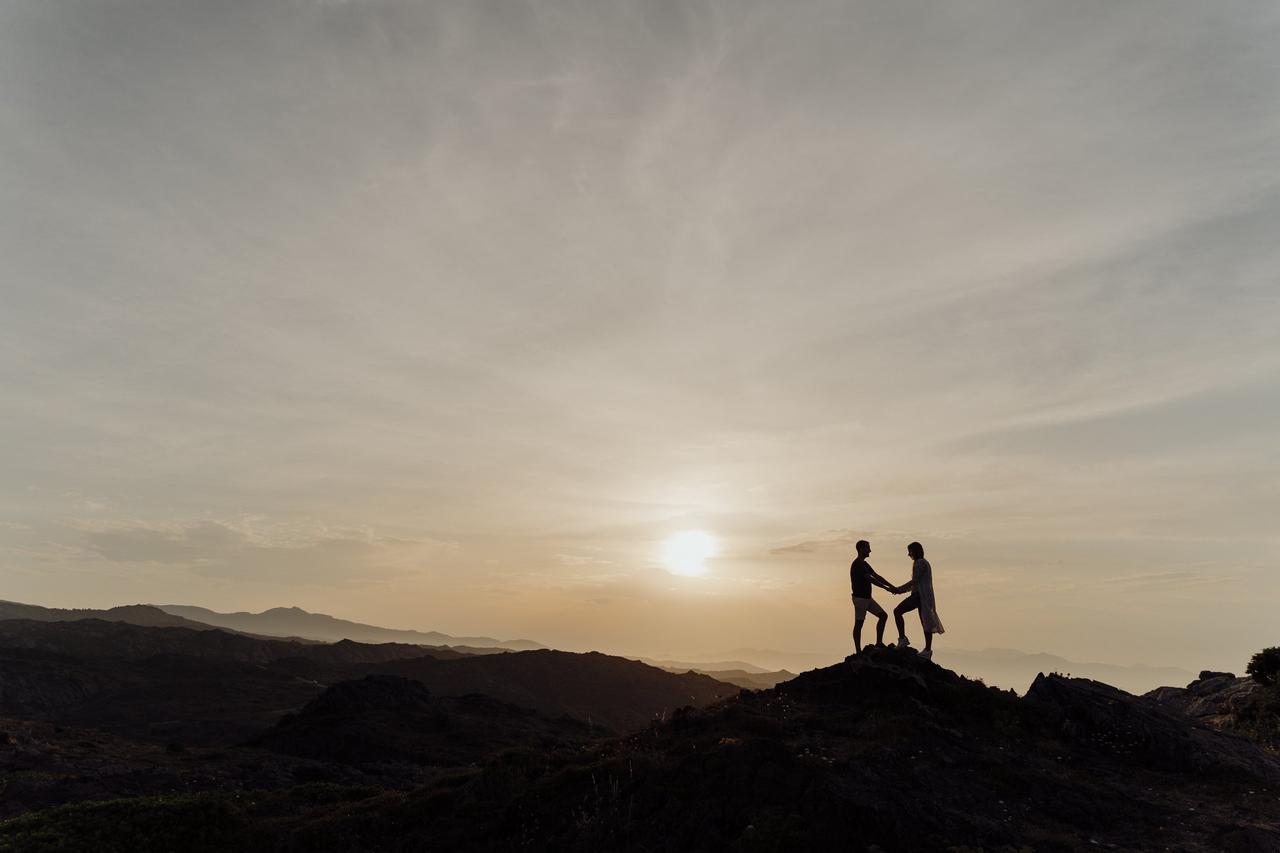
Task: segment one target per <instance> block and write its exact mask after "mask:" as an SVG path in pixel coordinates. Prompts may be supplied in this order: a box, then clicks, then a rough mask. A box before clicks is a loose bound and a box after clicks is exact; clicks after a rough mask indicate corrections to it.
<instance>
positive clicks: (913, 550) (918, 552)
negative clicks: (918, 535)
mask: <svg viewBox="0 0 1280 853" xmlns="http://www.w3.org/2000/svg"><path fill="white" fill-rule="evenodd" d="M907 556H909V557H910V558H911V559H913V560H919V559H922V558H923V557H924V546H923V545H921V544H920V543H919V542H912V543H911V544H910V545H908V546H907Z"/></svg>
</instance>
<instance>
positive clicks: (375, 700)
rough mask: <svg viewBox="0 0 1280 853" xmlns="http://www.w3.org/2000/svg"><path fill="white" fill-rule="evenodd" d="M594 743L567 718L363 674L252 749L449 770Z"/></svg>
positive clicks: (475, 695)
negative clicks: (511, 752) (521, 752)
mask: <svg viewBox="0 0 1280 853" xmlns="http://www.w3.org/2000/svg"><path fill="white" fill-rule="evenodd" d="M599 734H600V733H599V732H595V733H594V736H596V737H598V736H599ZM592 737H593V730H592V729H591V727H589V726H588V725H586V724H585V723H582V722H580V721H578V720H575V719H572V718H570V717H561V718H559V719H554V720H553V719H549V718H547V717H544V716H543V715H541V714H539V713H537V712H536V711H531V710H529V709H527V708H520V707H517V706H515V705H511V704H509V703H506V702H501V701H499V700H497V699H493V698H491V697H489V696H484V695H481V694H478V693H470V694H467V695H465V696H445V697H439V696H433V695H431V691H429V690H428V689H427V688H426V687H425V686H424V685H423V684H422V683H420V682H417V681H412V680H410V679H407V678H401V677H400V676H396V675H369V676H366V677H365V678H363V679H361V680H359V681H344V682H341V683H339V684H335V685H333V686H332V687H330V688H329V689H327V690H325V691H324V692H323V693H321V694H320V695H319V696H317V697H316V698H315V699H313V700H311V702H309V703H308V704H307V705H306V707H304V708H303V709H302V710H301V711H299V712H298V713H297V714H289V715H287V716H285V717H284V718H283V719H281V720H280V722H278V723H277V724H276V725H275V726H273V727H272V728H271V729H270V730H268V731H267V732H265V733H263V734H262V735H260V736H259V737H257V738H255V739H254V740H253V741H252V745H254V746H261V747H265V748H267V749H272V750H276V751H278V752H283V753H287V754H290V755H296V756H301V757H304V758H315V759H320V760H324V761H334V762H338V763H341V764H354V765H358V766H364V765H369V764H377V763H381V762H389V761H402V762H409V763H413V764H430V765H445V766H450V765H466V764H473V763H475V762H477V761H480V760H482V759H484V758H486V757H488V756H491V755H494V754H495V753H497V752H500V751H502V750H504V749H513V748H517V747H519V748H525V749H539V750H548V749H562V748H573V747H577V746H580V745H581V744H583V743H585V742H587V741H588V740H589V739H591V738H592Z"/></svg>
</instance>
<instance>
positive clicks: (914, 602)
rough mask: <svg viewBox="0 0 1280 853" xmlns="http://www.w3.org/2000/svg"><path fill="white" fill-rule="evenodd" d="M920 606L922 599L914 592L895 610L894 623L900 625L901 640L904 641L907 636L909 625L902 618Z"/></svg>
mask: <svg viewBox="0 0 1280 853" xmlns="http://www.w3.org/2000/svg"><path fill="white" fill-rule="evenodd" d="M919 606H920V597H919V596H917V595H916V594H915V593H914V592H913V593H911V594H910V595H908V596H907V597H906V598H904V599H903V600H902V601H900V602H899V603H898V606H897V607H895V608H893V621H894V622H895V623H897V625H898V639H899V640H902V639H903V638H905V637H906V636H907V625H906V623H905V622H904V621H903V619H902V617H903V616H904V615H906V614H907V613H910V612H911V611H912V610H915V609H916V608H917V607H919Z"/></svg>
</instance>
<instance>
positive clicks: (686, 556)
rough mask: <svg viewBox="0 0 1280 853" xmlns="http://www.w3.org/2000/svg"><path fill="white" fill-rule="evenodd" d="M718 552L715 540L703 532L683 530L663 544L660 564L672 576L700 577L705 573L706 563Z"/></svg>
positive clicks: (718, 548)
mask: <svg viewBox="0 0 1280 853" xmlns="http://www.w3.org/2000/svg"><path fill="white" fill-rule="evenodd" d="M719 551H720V547H719V543H717V542H716V538H715V537H714V536H712V535H711V534H710V533H708V532H706V531H705V530H683V531H681V532H680V533H676V534H673V535H672V536H671V537H670V538H668V539H667V541H666V542H665V543H664V544H663V546H662V563H663V565H665V566H666V567H667V571H669V572H671V574H673V575H684V576H685V577H694V578H696V577H701V576H702V575H704V574H706V573H707V566H706V561H707V560H708V559H710V558H712V557H714V556H715V555H716V554H717V553H719Z"/></svg>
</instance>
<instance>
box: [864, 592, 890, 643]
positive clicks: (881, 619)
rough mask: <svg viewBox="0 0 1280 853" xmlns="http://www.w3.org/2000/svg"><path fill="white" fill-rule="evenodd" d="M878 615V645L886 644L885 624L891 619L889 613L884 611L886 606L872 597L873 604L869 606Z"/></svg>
mask: <svg viewBox="0 0 1280 853" xmlns="http://www.w3.org/2000/svg"><path fill="white" fill-rule="evenodd" d="M867 609H868V610H870V611H871V612H872V613H873V614H875V617H876V645H877V646H883V645H884V626H885V623H886V622H888V621H889V614H888V613H885V612H884V608H883V607H881V606H880V603H879V602H877V601H876V600H875V599H872V601H871V606H870V607H868V608H867Z"/></svg>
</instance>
